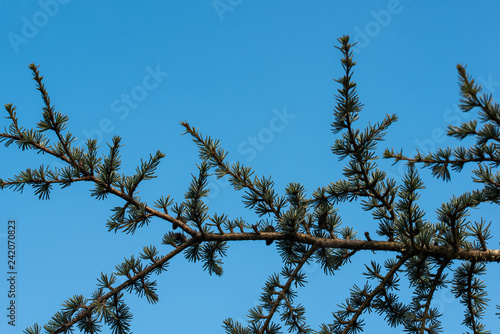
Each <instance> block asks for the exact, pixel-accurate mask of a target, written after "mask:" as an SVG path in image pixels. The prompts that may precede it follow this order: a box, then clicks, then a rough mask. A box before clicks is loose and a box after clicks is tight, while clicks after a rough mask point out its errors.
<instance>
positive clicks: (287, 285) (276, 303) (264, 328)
mask: <svg viewBox="0 0 500 334" xmlns="http://www.w3.org/2000/svg"><path fill="white" fill-rule="evenodd" d="M317 248H318V247H317V246H315V245H313V246H312V247H311V248H309V250H308V251H307V253H305V254H304V255H303V256H302V259H300V261H299V262H298V263H297V266H296V267H295V269H294V270H293V272H292V274H291V275H290V277H289V278H288V280H287V282H286V283H285V285H284V286H283V287H282V288H281V291H280V292H279V293H278V298H276V300H275V301H274V303H273V307H272V309H271V310H270V311H269V313H268V315H267V316H266V321H265V322H264V325H263V326H262V328H261V329H260V330H259V333H260V334H264V331H267V330H268V327H269V323H270V322H271V319H272V317H273V315H274V313H276V310H277V309H278V307H279V305H280V302H281V300H282V299H283V298H285V294H286V292H288V291H289V290H290V287H291V286H292V283H293V281H294V279H295V277H296V276H297V274H298V273H299V271H300V269H302V267H303V266H304V264H305V263H306V262H307V260H308V259H309V257H311V255H312V254H313V253H314V251H315V250H316V249H317Z"/></svg>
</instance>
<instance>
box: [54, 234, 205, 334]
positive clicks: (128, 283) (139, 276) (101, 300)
mask: <svg viewBox="0 0 500 334" xmlns="http://www.w3.org/2000/svg"><path fill="white" fill-rule="evenodd" d="M197 242H199V240H198V239H197V238H192V239H190V240H188V241H186V242H185V243H184V244H182V245H180V246H179V247H177V248H175V249H174V250H173V251H171V252H170V253H168V254H167V255H165V256H164V257H162V258H161V259H160V260H158V261H157V262H156V263H155V264H153V265H151V266H149V267H146V268H145V269H144V270H142V271H140V272H138V273H137V274H136V275H134V276H132V277H131V278H130V279H128V280H126V281H125V282H123V283H122V284H120V285H119V286H117V287H116V288H114V289H112V290H111V291H109V292H108V293H107V294H105V295H104V296H101V297H99V298H98V299H97V300H96V302H97V303H105V302H106V301H107V300H108V299H109V298H111V297H113V296H115V295H117V294H118V293H120V292H121V291H123V290H124V289H126V288H127V287H129V286H131V285H133V284H134V283H135V282H136V281H138V280H142V279H143V278H144V277H145V276H146V275H148V274H150V273H151V272H152V271H153V270H155V269H156V268H158V267H161V266H162V265H163V264H164V263H165V262H167V261H168V260H170V259H171V258H173V257H174V256H175V255H177V254H179V253H180V252H181V251H183V250H184V249H186V248H188V247H189V246H191V245H192V244H195V243H197ZM94 308H95V306H90V307H88V308H87V309H86V310H85V311H83V312H81V313H80V314H78V315H77V316H76V317H74V318H73V319H72V320H71V321H70V322H68V323H66V324H65V325H63V326H61V327H59V328H58V329H57V330H55V331H54V332H52V334H58V333H63V332H65V331H67V330H69V329H70V328H71V327H72V326H73V325H74V324H76V323H77V322H78V321H80V320H82V319H83V318H85V317H89V316H91V313H92V311H93V310H94Z"/></svg>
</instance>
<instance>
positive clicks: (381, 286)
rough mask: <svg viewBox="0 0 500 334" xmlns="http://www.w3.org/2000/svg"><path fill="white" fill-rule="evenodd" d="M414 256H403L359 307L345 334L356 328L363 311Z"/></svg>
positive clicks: (345, 329) (344, 331)
mask: <svg viewBox="0 0 500 334" xmlns="http://www.w3.org/2000/svg"><path fill="white" fill-rule="evenodd" d="M411 256H412V255H410V254H405V255H403V256H402V257H401V258H400V259H399V261H398V262H397V263H396V264H395V265H394V266H393V267H392V268H391V270H389V272H388V273H387V275H385V277H384V279H383V280H382V282H380V284H379V285H378V286H377V287H376V288H375V289H374V290H373V291H372V292H371V293H370V295H369V296H368V297H367V298H366V299H365V300H364V301H363V303H362V304H361V305H360V306H359V307H358V309H357V310H356V313H355V314H354V315H353V317H352V318H351V320H350V321H349V323H348V324H347V326H346V327H345V328H344V330H343V331H342V333H343V334H345V333H349V329H351V328H352V326H354V324H355V323H356V321H357V320H358V318H359V316H360V315H361V313H363V311H364V310H365V309H366V308H367V307H369V306H370V304H371V302H372V300H373V298H375V297H376V296H377V295H378V294H379V293H380V292H382V291H383V290H384V288H385V286H386V285H387V283H389V281H390V279H391V278H392V276H394V274H395V273H396V272H397V271H398V270H399V268H400V267H401V266H402V265H403V264H404V263H405V262H406V261H407V260H408V259H409V258H410V257H411Z"/></svg>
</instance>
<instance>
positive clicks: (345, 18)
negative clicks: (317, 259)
mask: <svg viewBox="0 0 500 334" xmlns="http://www.w3.org/2000/svg"><path fill="white" fill-rule="evenodd" d="M0 6H1V7H0V8H1V12H2V15H1V17H2V19H1V20H0V55H1V60H2V61H1V62H0V77H1V78H2V79H1V80H0V102H1V103H2V104H5V103H13V104H14V105H16V106H17V107H18V115H19V118H20V122H21V123H22V125H23V126H24V127H31V126H34V125H35V124H36V122H37V121H38V120H39V119H40V118H41V107H42V101H41V99H40V97H39V93H38V91H36V90H35V85H34V82H33V81H32V80H31V73H30V71H29V69H28V64H30V63H32V62H34V63H36V64H38V65H40V71H41V73H42V75H44V77H45V84H46V87H47V89H48V91H49V94H50V95H51V98H52V102H53V103H54V104H55V106H56V109H58V110H61V112H63V113H65V114H67V115H68V116H69V118H70V123H69V129H70V131H72V132H73V134H74V135H75V136H77V137H78V138H79V140H82V141H83V140H86V139H87V138H88V137H92V138H96V139H99V143H100V145H101V147H102V148H105V147H106V145H105V142H106V141H110V140H111V138H112V136H113V135H115V134H117V135H119V136H122V137H123V143H124V144H125V146H124V147H123V148H122V150H121V153H122V157H123V165H124V167H123V168H124V169H123V171H124V172H127V173H132V172H133V171H134V169H135V166H136V165H137V164H138V163H139V162H140V159H141V158H143V159H144V158H147V157H148V156H149V154H150V153H154V152H156V150H157V149H159V150H161V151H163V152H164V153H166V155H167V156H166V158H165V159H164V160H163V163H162V164H161V165H160V167H159V169H158V174H159V177H158V178H157V179H156V180H154V181H150V182H149V183H147V184H143V186H142V188H141V195H142V198H143V199H144V200H146V201H149V202H152V201H154V200H155V199H157V198H158V197H159V196H160V195H168V194H170V195H171V196H173V198H174V199H175V200H179V201H180V200H182V199H183V195H184V192H185V191H186V189H187V186H188V184H189V182H190V179H191V176H190V175H191V173H196V165H195V164H196V163H198V162H199V160H198V158H197V156H198V153H197V150H196V146H195V144H194V143H193V142H192V141H191V139H190V138H189V137H187V136H181V134H182V133H183V128H182V127H181V126H180V125H179V121H184V120H185V121H188V122H189V123H190V124H191V125H192V126H194V127H199V129H200V131H201V132H202V133H203V134H205V135H208V134H210V135H211V136H213V137H215V138H219V139H220V140H221V142H222V146H223V147H224V148H225V149H226V150H227V151H229V157H228V158H229V160H233V161H241V162H242V163H244V164H245V165H248V166H251V167H252V168H253V169H254V170H255V171H256V173H257V175H271V176H272V177H273V179H274V181H275V183H276V190H277V191H278V192H279V193H281V194H282V193H283V190H284V188H285V186H286V185H287V183H288V182H291V181H297V182H301V183H302V184H303V185H304V186H305V187H306V188H307V189H308V194H311V193H312V191H313V190H314V189H316V188H317V187H319V186H322V185H326V184H328V183H329V182H332V181H335V180H338V179H339V178H340V177H341V170H342V166H343V164H342V163H341V162H338V161H337V157H335V156H333V155H332V154H331V152H330V146H331V144H332V143H333V141H334V140H335V137H334V135H333V134H332V133H331V131H330V123H331V122H332V121H333V116H332V110H333V107H334V105H335V100H334V96H335V93H336V89H337V88H338V85H337V84H336V83H335V82H334V81H333V79H334V78H338V77H339V76H341V75H342V68H341V65H340V61H339V59H340V53H339V52H338V50H336V49H335V48H334V45H337V38H338V37H340V36H342V35H344V34H349V35H351V37H352V38H353V40H354V41H358V42H359V44H358V48H357V49H356V52H355V60H356V61H358V65H357V66H356V68H355V77H354V79H355V81H356V82H357V83H358V92H359V95H360V98H361V101H362V102H363V103H364V104H365V109H364V111H363V113H362V114H361V120H360V122H359V126H364V125H367V124H368V122H372V123H373V122H376V121H379V120H381V119H382V118H383V117H384V115H385V114H386V113H389V114H392V113H396V114H397V115H398V117H399V120H398V122H397V123H396V124H395V125H393V126H392V128H391V129H390V130H389V133H388V135H387V137H386V138H387V140H386V142H384V144H385V146H382V147H381V151H382V149H383V148H384V147H394V148H396V149H399V148H402V149H403V150H404V152H406V153H408V154H410V153H412V152H414V151H415V149H420V150H421V151H426V150H429V149H431V150H433V149H435V148H437V147H439V146H455V145H457V142H456V141H454V140H452V139H450V138H447V137H445V136H444V133H445V132H446V127H447V125H448V124H450V123H451V124H455V125H456V124H458V122H460V121H466V120H469V119H471V117H472V116H471V115H468V114H463V113H461V112H459V111H458V108H457V102H458V99H459V94H458V92H459V91H458V85H457V72H456V65H457V63H462V64H467V65H468V67H467V69H468V70H469V72H470V73H471V74H472V75H473V76H474V77H475V78H476V80H477V81H478V82H479V83H480V84H482V85H483V87H484V88H485V90H486V91H488V92H490V93H493V94H494V96H497V97H498V93H499V91H500V67H499V64H498V56H497V54H498V52H499V51H500V37H499V34H498V31H500V30H499V29H500V21H499V20H498V14H499V13H500V4H499V3H498V2H497V1H481V2H473V1H467V2H466V1H461V2H457V1H451V0H450V1H439V2H424V1H411V0H400V1H396V0H390V1H387V0H384V1H357V2H354V1H349V2H348V1H343V2H341V1H314V2H313V1H282V0H280V1H273V2H264V1H245V0H216V1H213V0H203V1H182V2H181V1H143V2H141V3H140V4H137V3H136V2H132V1H120V2H106V3H102V2H93V1H88V2H77V1H70V0H64V1H63V0H42V1H39V2H36V1H15V2H14V1H5V0H2V1H0ZM1 122H2V123H1V127H2V128H3V127H4V126H6V125H7V121H6V120H4V119H3V118H2V121H1ZM1 150H2V151H1V153H0V154H1V160H0V161H1V164H0V177H2V178H7V177H10V176H12V175H14V174H15V173H17V172H19V171H20V170H23V169H25V168H27V167H32V168H35V167H38V166H39V165H40V164H42V163H43V164H45V165H47V164H49V165H50V166H58V165H57V162H56V161H55V160H54V159H53V158H51V157H47V156H40V155H36V154H34V153H33V152H21V151H19V150H17V149H16V148H15V147H14V146H11V147H9V148H4V147H2V149H1ZM101 152H102V153H104V152H105V150H102V151H101ZM380 164H381V166H382V167H383V168H384V169H386V170H387V171H388V172H389V173H390V175H393V176H394V177H396V178H400V177H401V175H402V171H403V170H402V169H401V168H399V167H400V166H399V165H397V166H395V167H391V164H390V162H389V161H381V162H380ZM468 170H469V169H466V170H465V172H464V175H456V174H455V175H453V178H452V182H449V183H443V182H440V181H436V180H435V179H432V178H431V177H430V173H429V171H428V170H422V171H421V175H422V176H423V178H424V180H425V181H426V184H427V189H426V190H424V191H422V200H421V203H420V204H421V206H422V207H423V208H424V209H425V210H426V211H427V212H428V216H427V218H428V219H430V220H435V216H436V214H435V209H436V208H437V207H438V206H439V205H440V203H442V202H443V201H446V200H447V199H448V198H449V197H450V196H451V195H452V194H453V193H457V192H461V191H465V190H467V189H470V187H471V186H472V182H470V178H469V177H468V175H467V171H468ZM210 189H211V191H212V196H211V198H210V199H209V204H210V207H211V211H210V212H211V213H215V212H217V213H222V212H225V213H227V214H229V216H230V217H232V218H234V217H238V216H241V217H243V218H245V219H246V220H248V221H254V220H255V219H256V216H255V215H254V214H253V213H252V212H250V211H248V210H246V209H245V208H244V206H243V204H241V200H240V195H241V193H236V192H235V191H234V190H232V189H231V187H230V186H229V185H228V184H227V183H225V182H223V181H220V180H219V181H217V180H215V179H212V180H211V182H210ZM89 195H90V192H89V185H86V184H78V185H73V186H71V187H70V188H66V189H63V190H60V189H54V191H53V192H52V195H51V199H50V200H49V201H39V200H38V199H37V198H36V197H35V196H34V195H33V193H32V190H31V189H26V190H25V192H24V193H23V194H19V193H14V192H12V191H10V190H4V191H2V192H0V203H2V206H1V210H0V220H1V222H2V223H1V226H2V230H1V231H0V242H1V244H2V246H1V248H2V252H3V253H2V254H6V250H5V249H6V222H7V221H8V220H9V219H15V220H16V221H17V226H18V232H17V247H18V268H17V269H18V273H19V274H18V282H17V291H18V296H17V299H16V302H17V305H18V313H17V325H16V327H15V328H12V327H11V326H8V325H7V323H6V322H7V321H6V317H5V316H4V313H5V308H6V307H7V303H8V302H9V300H8V299H7V297H6V291H7V290H8V287H7V283H6V281H5V280H2V281H1V282H0V291H2V292H0V296H2V297H1V298H0V308H1V309H2V310H4V311H2V321H1V322H0V331H1V332H2V333H19V332H21V331H22V330H23V329H24V328H25V327H26V326H28V325H31V324H33V323H34V322H38V323H46V321H47V320H49V318H50V317H51V316H52V315H53V314H54V313H55V312H57V311H58V310H59V308H60V304H61V303H62V302H63V301H64V300H66V299H67V298H69V297H71V296H73V295H75V294H84V295H85V296H90V294H91V292H92V291H93V290H94V288H95V283H96V282H97V281H96V278H97V277H98V276H99V275H100V272H101V271H102V272H105V273H111V272H112V271H113V269H114V266H115V265H116V264H118V263H120V262H121V261H122V260H123V258H124V257H129V256H131V255H137V254H138V253H139V252H140V251H141V250H142V247H143V246H145V245H150V244H154V245H156V246H158V247H159V248H160V251H161V253H167V252H168V251H170V249H169V248H168V247H165V246H161V245H159V243H160V241H161V238H162V235H163V234H164V233H165V232H166V231H168V230H169V226H168V225H166V224H165V222H162V221H158V220H153V221H152V223H151V224H150V225H149V226H147V227H144V228H143V229H141V230H139V231H137V232H136V234H135V235H133V236H131V235H124V234H114V233H108V232H106V225H105V223H106V219H107V218H108V217H109V215H110V211H109V210H110V209H111V208H112V207H114V206H117V205H120V203H121V202H120V201H119V200H117V199H114V198H110V199H107V200H104V201H97V200H95V199H94V198H91V197H90V196H89ZM339 210H340V214H341V215H342V217H343V221H344V223H345V224H346V225H349V226H353V227H354V228H355V229H356V230H358V231H359V232H360V235H362V233H363V232H364V231H371V232H372V236H373V235H375V233H374V231H375V229H376V223H375V222H374V221H373V220H372V219H371V216H370V215H369V214H367V213H366V212H362V211H361V209H360V207H359V204H355V203H354V204H353V203H350V204H348V205H342V206H340V208H339ZM478 215H479V212H477V210H476V212H474V213H473V217H476V218H475V219H477V217H479V216H478ZM481 215H482V216H483V217H484V218H485V219H486V220H493V219H494V218H496V217H497V216H498V208H497V207H494V206H485V207H483V208H481ZM499 230H500V229H499V228H498V227H497V226H493V232H495V231H496V232H500V231H499ZM497 235H498V234H497ZM498 241H499V240H498V239H493V240H492V241H491V243H490V245H491V247H495V246H494V245H497V243H498ZM275 253H276V252H275V249H274V248H273V247H266V246H265V245H264V243H263V242H259V243H257V242H253V243H241V244H233V245H232V246H231V248H230V250H229V253H228V257H226V258H225V263H226V265H225V274H224V276H223V277H222V278H218V277H212V276H209V275H208V273H206V272H204V271H203V269H202V266H201V265H200V264H198V263H197V264H193V263H187V262H186V261H184V260H183V258H178V259H174V260H173V261H172V262H171V265H170V269H169V271H168V272H167V273H166V274H163V275H162V276H160V277H159V278H158V285H159V287H158V292H159V296H160V302H159V303H158V304H156V305H149V304H147V302H146V301H145V299H144V300H142V299H139V298H137V297H136V296H134V295H126V300H127V301H128V302H129V305H130V306H131V309H132V312H133V314H134V320H133V325H132V326H133V327H132V328H133V330H134V332H136V333H143V332H152V333H164V332H172V333H192V332H200V331H203V332H205V333H221V332H223V330H222V328H221V325H222V321H223V320H224V319H225V318H227V317H233V318H234V319H235V320H239V321H245V320H246V314H247V310H248V309H249V308H251V307H253V306H254V305H255V303H256V302H257V301H258V298H259V294H260V292H261V287H262V286H263V285H264V283H265V281H266V279H267V277H268V276H269V275H271V274H272V273H274V272H279V271H280V270H281V263H280V259H279V256H278V255H277V254H275ZM6 257H7V256H6V255H4V256H2V261H1V262H0V263H2V268H3V269H2V275H3V273H6V271H7V270H6V269H5V268H6ZM372 258H373V259H379V260H383V259H384V258H386V255H383V254H382V255H373V254H372V253H366V254H359V255H357V257H356V258H355V261H354V262H353V263H352V264H350V265H347V266H346V267H345V268H344V270H342V271H340V272H339V273H338V274H337V275H336V276H334V277H330V276H329V277H326V276H324V275H323V273H322V270H321V268H319V266H318V265H311V266H310V267H308V268H307V269H306V270H305V272H306V273H307V274H308V281H309V284H308V285H306V287H305V288H301V289H299V291H298V292H299V295H300V299H299V301H300V302H301V303H303V304H304V305H305V306H306V310H307V312H308V313H307V319H308V320H309V323H310V324H311V325H312V326H313V328H317V326H318V324H319V323H321V322H326V323H329V322H331V321H332V317H331V312H333V311H335V310H337V307H336V305H337V304H339V303H342V302H343V301H344V300H345V298H347V297H348V289H349V288H350V287H351V286H352V284H353V283H355V284H358V285H360V286H362V285H364V282H365V281H364V277H362V275H361V272H362V270H363V266H362V263H363V262H365V261H367V262H369V261H370V259H372ZM488 270H489V271H488V272H489V274H488V277H486V278H485V282H486V283H487V284H488V287H489V292H490V298H491V299H492V302H491V304H492V305H491V306H490V310H489V311H488V313H487V315H486V319H485V321H484V322H485V324H486V325H487V327H488V328H489V329H494V328H497V326H498V323H499V321H500V320H499V319H498V317H496V316H495V315H494V313H495V309H494V305H496V304H500V302H498V296H499V292H500V291H499V290H498V286H499V285H498V283H499V282H498V277H499V276H498V274H500V273H499V271H498V269H497V268H496V267H495V266H494V265H493V266H489V267H488ZM2 277H4V276H2ZM402 289H403V290H406V286H403V287H402ZM437 296H438V297H437V300H436V307H438V308H440V310H441V311H442V312H443V313H444V316H443V324H444V325H445V333H455V332H457V331H463V330H464V328H462V327H460V323H461V322H462V313H463V308H462V306H460V305H458V301H456V300H454V299H453V297H452V296H451V294H450V293H449V292H446V291H445V292H442V293H438V295H437ZM407 297H408V296H407ZM366 323H367V326H369V327H367V328H366V331H367V332H372V331H371V330H370V329H373V330H374V329H375V328H384V326H385V324H384V321H383V319H379V318H377V317H373V316H367V317H366ZM384 330H385V331H386V332H387V333H401V331H402V330H401V329H384ZM107 332H108V331H107V329H105V330H104V333H107Z"/></svg>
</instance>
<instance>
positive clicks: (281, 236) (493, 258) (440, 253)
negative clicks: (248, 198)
mask: <svg viewBox="0 0 500 334" xmlns="http://www.w3.org/2000/svg"><path fill="white" fill-rule="evenodd" d="M245 240H267V241H273V240H292V241H297V242H300V243H304V244H308V245H317V246H319V247H324V248H339V249H351V250H370V251H387V252H397V253H401V254H410V255H412V256H415V255H425V256H430V257H434V258H443V259H450V260H454V259H456V260H469V261H477V262H482V261H484V262H500V249H487V250H486V251H484V250H478V249H466V248H458V249H457V250H456V251H455V250H453V249H452V248H449V247H444V246H428V247H425V248H420V247H411V246H410V247H409V246H407V245H404V244H402V243H397V242H394V241H376V240H371V241H367V240H351V239H350V240H346V239H325V238H319V237H315V236H312V235H309V234H303V233H295V234H294V233H287V232H260V233H259V234H256V233H225V234H214V233H206V234H205V235H204V237H203V240H202V241H245Z"/></svg>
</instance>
